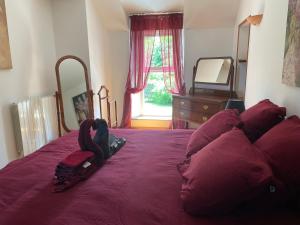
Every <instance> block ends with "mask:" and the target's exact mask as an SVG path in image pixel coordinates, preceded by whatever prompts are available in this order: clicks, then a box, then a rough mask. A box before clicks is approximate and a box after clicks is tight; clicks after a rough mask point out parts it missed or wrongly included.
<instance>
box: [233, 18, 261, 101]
mask: <svg viewBox="0 0 300 225" xmlns="http://www.w3.org/2000/svg"><path fill="white" fill-rule="evenodd" d="M262 19H263V14H259V15H254V16H251V15H250V16H248V17H247V18H246V19H244V21H242V22H241V23H240V24H239V26H238V39H237V48H236V66H235V91H236V93H237V96H238V97H239V98H240V99H244V98H245V95H246V82H247V72H248V55H249V44H250V33H251V26H252V25H253V26H258V25H259V24H260V23H261V21H262Z"/></svg>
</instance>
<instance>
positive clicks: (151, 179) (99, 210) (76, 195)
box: [0, 130, 300, 225]
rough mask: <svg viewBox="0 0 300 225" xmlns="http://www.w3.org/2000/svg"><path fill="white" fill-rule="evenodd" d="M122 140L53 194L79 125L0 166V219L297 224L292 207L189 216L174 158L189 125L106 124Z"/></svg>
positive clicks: (124, 224) (69, 223) (28, 223)
mask: <svg viewBox="0 0 300 225" xmlns="http://www.w3.org/2000/svg"><path fill="white" fill-rule="evenodd" d="M110 132H111V133H112V134H114V135H116V136H120V137H125V138H126V139H127V143H126V145H125V146H124V147H123V148H122V150H121V151H120V152H118V153H117V154H116V155H114V156H113V157H112V158H110V159H109V160H108V161H107V162H106V163H105V164H104V166H103V167H102V168H101V169H100V170H98V171H97V172H96V173H94V174H93V176H91V177H90V178H89V179H88V180H85V181H84V182H81V183H79V184H77V185H76V186H75V187H73V188H72V189H70V190H68V191H67V192H64V193H59V194H55V193H52V177H53V170H54V168H55V166H56V165H57V163H58V162H59V161H60V160H61V159H63V158H65V157H66V156H67V155H69V154H70V153H71V152H73V151H76V150H77V149H79V145H78V143H77V137H78V132H72V133H69V134H67V135H66V136H64V137H62V138H60V139H58V140H56V141H54V142H51V143H50V144H48V145H47V146H45V147H43V148H42V149H40V150H39V151H37V152H35V153H33V154H31V155H29V156H27V157H25V158H23V159H21V160H17V161H14V162H12V163H11V164H9V165H8V166H7V167H6V168H4V169H2V170H0V224H1V225H62V224H64V225H91V224H93V225H106V224H110V225H153V224H157V225H183V224H184V225H266V224H268V225H269V224H272V225H283V224H284V225H294V224H300V219H299V214H297V212H296V213H293V212H291V211H287V210H284V211H279V212H277V211H276V212H269V213H263V214H252V213H249V214H244V215H236V216H234V215H230V216H226V217H220V218H219V217H213V218H206V217H199V218H195V217H191V216H189V215H188V214H186V213H185V212H184V211H183V209H182V203H181V200H180V195H179V192H180V187H181V177H180V176H179V174H178V172H177V171H176V169H175V167H176V164H177V163H178V162H179V161H181V160H183V159H184V158H185V148H186V145H187V142H188V139H189V137H190V135H191V133H192V132H191V131H189V130H174V131H139V130H111V131H110Z"/></svg>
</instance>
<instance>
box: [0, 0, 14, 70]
mask: <svg viewBox="0 0 300 225" xmlns="http://www.w3.org/2000/svg"><path fill="white" fill-rule="evenodd" d="M11 68H12V62H11V54H10V47H9V38H8V28H7V20H6V11H5V2H4V0H0V69H11Z"/></svg>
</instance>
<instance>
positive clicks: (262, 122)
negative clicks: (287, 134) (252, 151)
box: [241, 99, 286, 142]
mask: <svg viewBox="0 0 300 225" xmlns="http://www.w3.org/2000/svg"><path fill="white" fill-rule="evenodd" d="M285 116H286V108H284V107H278V106H277V105H275V104H273V103H272V102H271V101H270V100H268V99H266V100H263V101H261V102H259V103H258V104H256V105H254V106H253V107H251V108H249V109H248V110H246V111H244V112H243V113H242V114H241V121H242V122H243V130H244V132H245V134H246V135H247V136H248V138H249V140H250V141H251V142H255V141H256V140H257V139H258V138H260V137H261V136H262V135H263V134H264V133H265V132H267V131H268V130H269V129H271V128H272V127H273V126H275V125H276V124H278V123H279V122H281V121H282V120H283V119H284V117H285Z"/></svg>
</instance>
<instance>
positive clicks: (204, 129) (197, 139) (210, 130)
mask: <svg viewBox="0 0 300 225" xmlns="http://www.w3.org/2000/svg"><path fill="white" fill-rule="evenodd" d="M240 124H241V120H240V118H239V113H238V111H237V110H235V109H228V110H224V111H221V112H218V113H217V114H215V115H214V116H213V117H211V118H210V119H209V120H208V121H207V122H206V123H204V124H202V125H201V126H200V127H199V128H198V129H197V130H195V132H194V133H193V134H192V136H191V138H190V140H189V143H188V147H187V157H191V156H192V155H193V154H195V153H197V152H198V151H199V150H201V149H202V148H203V147H205V146H206V145H207V144H209V143H210V142H212V141H213V140H215V139H216V138H218V137H219V136H220V135H221V134H223V133H225V132H227V131H230V130H231V129H232V128H233V127H235V126H239V125H240Z"/></svg>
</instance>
